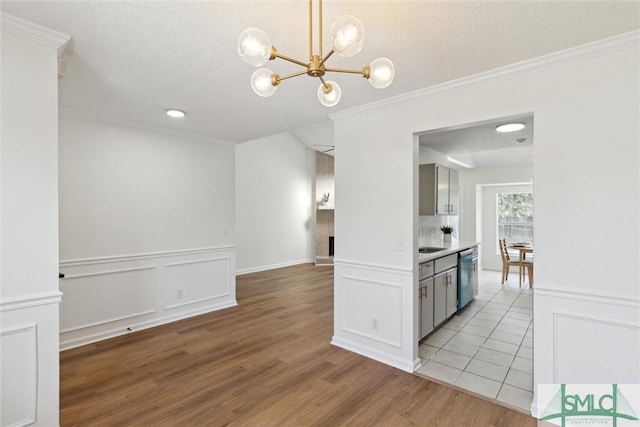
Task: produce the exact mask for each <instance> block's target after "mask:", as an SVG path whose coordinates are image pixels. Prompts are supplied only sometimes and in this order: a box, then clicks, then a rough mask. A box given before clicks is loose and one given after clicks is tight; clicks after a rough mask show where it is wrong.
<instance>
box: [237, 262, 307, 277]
mask: <svg viewBox="0 0 640 427" xmlns="http://www.w3.org/2000/svg"><path fill="white" fill-rule="evenodd" d="M314 263H315V260H314V259H299V260H294V261H286V262H281V263H278V264H270V265H261V266H257V267H249V268H243V269H240V270H236V276H241V275H243V274H249V273H259V272H261V271H268V270H275V269H276V268H283V267H291V266H293V265H300V264H314Z"/></svg>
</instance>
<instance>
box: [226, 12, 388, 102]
mask: <svg viewBox="0 0 640 427" xmlns="http://www.w3.org/2000/svg"><path fill="white" fill-rule="evenodd" d="M318 4H319V5H318V53H317V54H314V53H313V0H309V60H308V62H304V61H299V60H297V59H293V58H290V57H288V56H285V55H282V54H280V53H278V51H277V50H276V48H275V47H274V46H273V45H272V44H271V40H270V39H269V36H267V34H266V33H265V32H264V31H262V30H260V29H258V28H247V29H246V30H244V31H243V32H242V33H241V34H240V38H239V39H238V54H239V55H240V57H241V58H242V59H243V60H244V61H245V62H246V63H247V64H250V65H253V66H254V67H260V66H262V65H263V64H264V63H266V62H267V61H268V60H274V59H276V58H280V59H283V60H285V61H288V62H292V63H294V64H297V65H300V66H302V67H304V70H302V71H298V72H296V73H292V74H287V75H284V76H280V75H278V74H275V73H274V72H273V71H271V70H269V69H267V68H259V69H258V70H256V71H255V72H254V73H253V75H252V76H251V87H252V88H253V91H254V92H255V93H256V94H258V95H260V96H264V97H266V96H271V95H273V94H274V93H275V91H276V89H277V88H278V85H279V84H280V82H281V81H282V80H285V79H289V78H291V77H297V76H301V75H303V74H306V75H308V76H310V77H317V78H319V79H320V82H321V83H320V87H318V92H317V93H318V100H319V101H320V103H321V104H322V105H325V106H327V107H333V106H334V105H336V104H337V103H338V102H340V97H341V95H342V90H341V89H340V86H339V85H338V83H336V82H334V81H331V80H325V79H324V75H325V74H326V73H328V72H335V73H352V74H361V75H362V76H363V77H364V78H365V79H367V80H369V83H371V85H372V86H373V87H375V88H377V89H384V88H386V87H387V86H389V85H390V84H391V83H392V82H393V77H394V74H395V69H394V66H393V62H391V61H390V60H389V59H387V58H377V59H375V60H374V61H373V62H371V64H370V65H367V66H365V67H364V68H362V69H361V70H351V69H342V68H329V67H327V66H326V65H325V62H326V61H327V59H329V57H330V56H331V55H333V54H334V53H337V54H338V55H340V56H343V57H349V56H353V55H355V54H357V53H358V52H360V50H361V49H362V46H363V45H364V27H363V26H362V23H361V22H360V21H359V20H358V18H355V17H353V16H349V15H345V16H341V17H340V18H338V20H337V21H336V22H335V23H334V24H333V27H332V28H331V50H330V51H329V52H328V53H327V54H326V55H323V53H322V0H319V2H318Z"/></svg>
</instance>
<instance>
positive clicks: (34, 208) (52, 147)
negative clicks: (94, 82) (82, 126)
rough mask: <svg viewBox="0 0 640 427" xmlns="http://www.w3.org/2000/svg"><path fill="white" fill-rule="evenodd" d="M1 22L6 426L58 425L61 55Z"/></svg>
mask: <svg viewBox="0 0 640 427" xmlns="http://www.w3.org/2000/svg"><path fill="white" fill-rule="evenodd" d="M68 41H69V37H68V36H65V35H64V34H60V33H56V32H53V31H51V30H49V29H47V28H43V27H40V26H35V25H33V24H31V23H28V22H26V21H22V20H18V19H15V18H13V17H11V16H8V15H5V14H2V48H1V49H0V51H1V54H2V60H1V64H2V71H1V73H0V74H1V79H2V80H1V83H0V86H1V87H2V108H1V120H2V126H1V128H2V130H1V132H2V135H1V139H2V145H1V150H2V157H1V165H2V168H1V171H0V173H1V175H0V182H1V186H2V191H1V198H0V204H1V206H2V209H1V213H2V220H1V226H0V231H1V235H2V246H1V248H2V249H1V252H0V255H1V258H0V259H1V262H0V270H1V285H2V286H1V287H0V289H1V295H0V349H1V354H0V360H1V366H0V371H1V373H2V374H1V376H0V378H1V379H0V393H1V395H0V408H2V409H1V410H0V412H1V414H0V424H1V425H3V426H6V425H27V424H30V425H47V426H52V425H58V420H59V417H58V408H59V356H58V307H59V303H60V292H59V291H58V186H57V180H58V176H57V175H58V79H57V56H58V48H61V47H62V46H64V45H66V44H67V43H68Z"/></svg>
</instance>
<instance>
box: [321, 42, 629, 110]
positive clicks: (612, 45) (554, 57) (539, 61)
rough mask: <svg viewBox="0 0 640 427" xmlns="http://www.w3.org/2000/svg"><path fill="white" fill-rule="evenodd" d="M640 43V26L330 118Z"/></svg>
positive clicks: (450, 90) (452, 90) (614, 50)
mask: <svg viewBox="0 0 640 427" xmlns="http://www.w3.org/2000/svg"><path fill="white" fill-rule="evenodd" d="M639 43H640V30H635V31H630V32H627V33H623V34H619V35H617V36H613V37H609V38H606V39H602V40H597V41H595V42H591V43H587V44H584V45H580V46H576V47H572V48H569V49H565V50H561V51H558V52H553V53H550V54H547V55H543V56H539V57H537V58H533V59H528V60H525V61H521V62H516V63H513V64H510V65H506V66H504V67H500V68H495V69H493V70H489V71H485V72H482V73H478V74H473V75H470V76H467V77H463V78H460V79H456V80H450V81H447V82H444V83H439V84H436V85H433V86H429V87H426V88H424V89H418V90H415V91H413V92H407V93H404V94H402V95H397V96H392V97H389V98H385V99H382V100H380V101H376V102H372V103H369V104H365V105H361V106H358V107H354V108H349V109H346V110H342V111H339V112H336V113H332V114H329V118H330V119H331V120H335V119H339V118H342V117H348V116H351V115H353V114H358V113H361V112H366V111H370V110H374V109H378V108H381V107H386V106H391V105H395V104H399V103H401V102H405V101H408V100H411V99H414V98H419V97H424V96H430V95H441V94H444V93H448V92H457V91H461V90H465V89H467V88H468V87H469V86H472V85H477V84H486V83H491V82H494V81H499V80H507V79H511V78H513V77H516V76H519V75H522V74H526V73H530V72H532V71H535V70H537V69H540V68H546V67H550V66H554V65H557V64H561V63H564V62H571V61H579V60H582V59H585V58H589V57H595V56H601V55H606V54H608V53H611V52H616V51H618V50H621V49H626V48H630V47H633V48H635V49H638V44H639Z"/></svg>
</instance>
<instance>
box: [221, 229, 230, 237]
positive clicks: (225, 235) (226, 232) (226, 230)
mask: <svg viewBox="0 0 640 427" xmlns="http://www.w3.org/2000/svg"><path fill="white" fill-rule="evenodd" d="M222 235H223V236H224V237H228V236H229V227H222Z"/></svg>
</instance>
